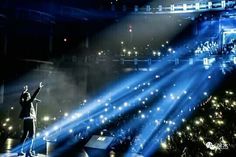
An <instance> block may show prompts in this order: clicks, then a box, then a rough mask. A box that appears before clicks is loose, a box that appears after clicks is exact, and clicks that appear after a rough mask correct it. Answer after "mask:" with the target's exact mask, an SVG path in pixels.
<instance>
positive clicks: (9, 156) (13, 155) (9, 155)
mask: <svg viewBox="0 0 236 157" xmlns="http://www.w3.org/2000/svg"><path fill="white" fill-rule="evenodd" d="M0 157H18V156H17V153H1V154H0ZM20 157H21V156H20ZM22 157H24V156H22ZM37 157H49V156H48V155H43V154H38V156H37Z"/></svg>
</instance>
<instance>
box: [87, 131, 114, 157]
mask: <svg viewBox="0 0 236 157" xmlns="http://www.w3.org/2000/svg"><path fill="white" fill-rule="evenodd" d="M113 139H114V138H113V137H109V136H99V135H93V136H92V137H91V138H90V140H89V141H88V142H87V143H86V145H85V150H86V152H87V154H88V156H89V157H97V156H104V157H106V156H109V152H110V148H109V146H110V145H111V143H112V141H113Z"/></svg>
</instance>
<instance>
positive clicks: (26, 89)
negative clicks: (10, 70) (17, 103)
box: [23, 85, 28, 93]
mask: <svg viewBox="0 0 236 157" xmlns="http://www.w3.org/2000/svg"><path fill="white" fill-rule="evenodd" d="M27 91H28V85H25V86H24V91H23V92H24V93H25V92H27Z"/></svg>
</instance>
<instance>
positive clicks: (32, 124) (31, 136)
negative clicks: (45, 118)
mask: <svg viewBox="0 0 236 157" xmlns="http://www.w3.org/2000/svg"><path fill="white" fill-rule="evenodd" d="M28 126H29V128H28V129H29V131H28V132H29V134H28V138H29V147H28V148H27V152H26V156H29V157H31V156H33V154H32V148H33V141H34V134H35V122H34V120H33V119H28Z"/></svg>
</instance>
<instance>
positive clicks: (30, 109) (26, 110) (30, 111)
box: [19, 88, 40, 119]
mask: <svg viewBox="0 0 236 157" xmlns="http://www.w3.org/2000/svg"><path fill="white" fill-rule="evenodd" d="M39 90H40V88H38V89H37V90H36V91H35V92H34V94H33V95H32V97H31V98H30V100H28V101H23V95H24V93H22V94H21V97H20V104H21V107H22V109H21V112H20V115H19V118H20V119H24V118H26V117H31V118H33V119H36V113H35V109H34V106H33V101H34V99H35V98H36V96H37V94H38V93H39Z"/></svg>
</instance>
